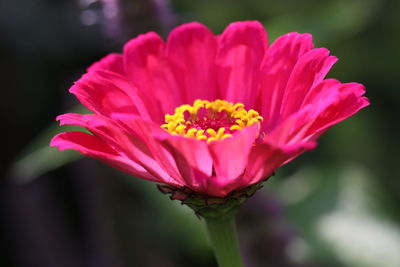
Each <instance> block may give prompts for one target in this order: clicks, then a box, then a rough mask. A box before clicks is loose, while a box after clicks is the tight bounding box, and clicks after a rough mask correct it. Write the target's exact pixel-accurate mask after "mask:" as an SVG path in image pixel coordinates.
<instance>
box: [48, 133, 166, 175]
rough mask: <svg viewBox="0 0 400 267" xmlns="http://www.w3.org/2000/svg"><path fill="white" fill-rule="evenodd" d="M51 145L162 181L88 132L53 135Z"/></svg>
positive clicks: (130, 172) (125, 170)
mask: <svg viewBox="0 0 400 267" xmlns="http://www.w3.org/2000/svg"><path fill="white" fill-rule="evenodd" d="M50 146H53V147H57V148H58V149H59V150H61V151H62V150H66V149H73V150H77V151H79V152H80V153H82V154H84V155H86V156H89V157H92V158H95V159H97V160H100V161H102V162H104V163H106V164H108V165H111V166H113V167H114V168H117V169H119V170H121V171H123V172H125V173H128V174H130V175H133V176H137V177H140V178H143V179H146V180H150V181H155V182H161V181H162V180H160V179H159V178H156V177H154V176H152V175H151V174H150V173H149V172H148V170H146V169H144V168H143V167H142V166H140V165H138V164H137V163H135V162H134V161H131V160H129V159H128V158H126V157H123V156H121V155H120V154H118V152H116V151H115V150H113V149H112V148H111V147H109V146H108V145H107V144H106V143H104V142H103V141H101V140H100V139H99V138H97V137H96V136H93V135H90V134H87V133H82V132H68V133H61V134H58V135H56V136H55V137H53V139H52V140H51V143H50Z"/></svg>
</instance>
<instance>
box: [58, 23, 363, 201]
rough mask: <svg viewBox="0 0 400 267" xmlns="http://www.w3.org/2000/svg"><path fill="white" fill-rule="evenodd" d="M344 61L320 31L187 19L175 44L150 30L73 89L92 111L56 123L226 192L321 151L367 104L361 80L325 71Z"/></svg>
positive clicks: (140, 165) (192, 184) (102, 151)
mask: <svg viewBox="0 0 400 267" xmlns="http://www.w3.org/2000/svg"><path fill="white" fill-rule="evenodd" d="M336 61H337V58H336V57H333V56H330V55H329V51H328V50H327V49H325V48H314V46H313V42H312V37H311V35H310V34H299V33H288V34H286V35H283V36H281V37H279V38H278V39H277V40H275V41H274V42H273V43H272V44H271V45H270V46H269V47H268V40H267V34H266V32H265V30H264V28H263V26H262V25H261V24H260V23H259V22H256V21H246V22H235V23H232V24H230V25H229V26H228V27H227V28H226V29H225V31H224V32H223V33H222V34H221V35H217V36H215V35H214V34H213V33H212V32H211V31H210V30H209V29H208V28H207V27H205V26H204V25H202V24H199V23H189V24H185V25H182V26H179V27H177V28H176V29H174V30H173V31H172V32H171V34H170V35H169V37H168V40H167V41H166V42H163V40H162V39H161V38H160V37H159V36H158V35H157V34H156V33H153V32H150V33H147V34H143V35H140V36H138V37H137V38H135V39H133V40H131V41H129V42H128V43H127V44H126V45H125V46H124V49H123V53H122V54H110V55H108V56H106V57H105V58H103V59H101V60H100V61H99V62H97V63H95V64H93V65H92V66H91V67H90V68H89V69H88V71H87V73H86V74H85V75H83V76H82V78H80V79H79V80H78V81H77V82H76V83H75V85H74V86H73V87H72V88H71V89H70V92H71V93H73V94H74V95H75V96H76V97H77V98H78V99H79V100H80V102H81V103H82V104H83V105H85V106H86V107H88V108H89V109H90V110H91V111H92V112H93V113H94V114H86V115H80V114H73V113H69V114H64V115H61V116H59V117H58V118H57V120H59V121H60V124H61V125H64V124H70V125H79V126H82V127H85V128H87V129H88V130H89V131H90V132H91V133H92V134H87V133H83V132H67V133H61V134H59V135H57V136H55V137H54V138H53V140H52V141H51V146H56V147H58V149H60V150H65V149H74V150H78V151H79V152H81V153H82V154H85V155H87V156H90V157H93V158H95V159H98V160H101V161H103V162H105V163H106V164H109V165H111V166H114V167H115V168H117V169H119V170H121V171H124V172H126V173H128V174H131V175H133V176H136V177H139V178H142V179H146V180H150V181H154V182H157V183H163V184H168V185H172V186H174V187H178V188H189V189H190V190H192V191H194V192H196V193H198V194H206V195H209V196H218V197H224V196H226V195H227V194H229V193H230V192H232V191H234V190H239V189H243V188H246V187H248V186H250V185H253V184H256V183H259V182H261V181H262V180H264V179H265V178H267V177H269V176H270V175H271V174H272V173H273V172H274V170H276V169H277V168H278V167H280V166H282V165H283V164H285V163H287V162H289V161H291V160H292V159H294V158H295V157H297V156H299V155H300V154H301V153H303V152H305V151H307V150H311V149H313V148H315V146H316V139H317V138H318V137H319V136H320V135H322V134H323V133H324V132H325V131H326V130H327V129H328V128H329V127H331V126H332V125H334V124H336V123H338V122H340V121H342V120H344V119H346V118H347V117H349V116H351V115H353V114H354V113H356V112H357V111H358V110H360V109H361V108H363V107H365V106H367V105H368V104H369V101H368V99H367V98H365V97H363V96H362V95H363V94H364V92H365V90H364V86H363V85H361V84H358V83H341V82H339V81H337V80H334V79H325V76H326V74H327V73H328V71H329V69H330V68H331V67H332V65H333V64H334V63H335V62H336ZM196 100H197V101H196ZM235 125H236V126H235ZM210 129H211V130H210Z"/></svg>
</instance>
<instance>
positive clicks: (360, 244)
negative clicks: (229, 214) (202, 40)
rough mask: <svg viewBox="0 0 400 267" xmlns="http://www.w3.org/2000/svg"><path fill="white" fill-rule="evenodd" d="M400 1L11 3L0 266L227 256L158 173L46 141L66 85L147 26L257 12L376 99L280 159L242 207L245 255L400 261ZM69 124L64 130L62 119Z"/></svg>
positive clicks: (68, 98)
mask: <svg viewBox="0 0 400 267" xmlns="http://www.w3.org/2000/svg"><path fill="white" fill-rule="evenodd" d="M399 13H400V1H396V0H392V1H390V0H337V1H334V0H329V1H318V0H306V1H289V0H282V1H273V0H268V1H261V0H247V1H228V0H225V1H213V0H202V1H185V0H171V1H167V0H102V1H99V0H75V1H74V0H25V1H22V0H19V1H18V0H17V1H14V0H4V1H2V2H0V58H1V60H0V74H1V76H0V77H1V90H0V100H1V105H0V108H1V109H0V116H1V117H0V119H1V125H2V126H1V131H0V137H1V139H0V140H1V153H0V157H1V159H0V160H1V161H0V162H1V169H0V171H1V176H2V179H1V180H0V186H1V187H0V200H1V202H0V205H1V206H0V208H1V210H0V216H1V217H0V218H1V222H0V242H1V243H0V245H2V248H1V250H0V266H18V267H27V266H29V267H30V266H35V267H36V266H37V267H58V266H60V267H61V266H65V267H75V266H85V267H89V266H93V267H101V266H121V267H122V266H157V267H164V266H165V267H169V266H216V263H215V261H214V258H213V255H212V252H211V249H210V247H209V244H208V241H207V238H206V235H205V230H204V225H203V224H202V222H201V221H199V220H198V219H197V218H196V217H195V216H194V215H193V214H192V212H191V211H189V210H188V209H187V208H186V207H183V206H180V204H179V203H176V202H172V201H170V200H168V198H167V197H166V196H164V195H162V194H160V193H159V192H158V191H157V190H156V188H155V185H154V184H151V183H147V182H143V181H141V180H138V179H135V178H132V177H128V176H125V175H122V174H120V173H118V172H117V171H114V170H113V169H111V168H110V167H108V166H105V165H103V164H101V163H99V162H96V161H94V160H92V159H88V158H81V157H80V155H78V154H77V153H76V152H72V151H69V152H62V153H60V152H58V151H56V149H53V148H49V147H48V142H49V140H50V138H51V136H53V135H54V133H57V132H59V131H61V129H60V128H59V127H58V126H56V124H55V122H54V118H55V117H56V116H57V115H58V114H61V113H64V112H67V111H70V110H72V109H77V106H78V103H77V101H76V100H75V99H74V97H73V96H72V95H70V94H68V88H69V87H70V86H71V85H72V83H73V82H74V81H75V80H76V79H78V78H79V77H80V75H82V74H83V73H84V72H85V68H86V67H87V66H89V65H90V64H91V63H92V62H94V61H96V60H98V59H100V58H101V57H103V56H105V55H106V54H108V53H110V52H115V51H120V50H121V47H122V45H123V43H124V42H126V41H127V40H129V39H130V38H132V37H134V36H136V35H137V34H139V33H143V32H147V31H150V30H152V31H157V32H159V33H160V34H161V35H163V36H164V37H165V36H166V35H167V34H168V32H169V31H170V29H171V28H172V27H174V26H176V25H178V24H180V23H183V22H188V21H199V22H202V23H204V24H206V25H207V26H209V27H210V28H211V29H212V30H213V31H214V32H215V33H220V32H221V31H222V30H223V29H224V28H225V27H226V26H227V25H228V24H229V23H230V22H233V21H237V20H254V19H256V20H259V21H261V22H262V23H263V24H264V26H265V27H266V29H267V31H268V33H269V37H270V40H273V39H275V38H276V37H277V36H279V35H281V34H284V33H287V32H290V31H298V32H310V33H312V34H313V35H314V41H315V43H316V45H317V46H320V47H327V48H328V49H330V50H331V52H332V54H333V55H335V56H337V57H338V58H339V59H340V61H339V62H338V63H337V64H336V65H335V67H334V69H333V71H332V72H331V73H330V74H329V76H330V77H335V78H338V79H340V80H341V81H343V82H351V81H357V82H361V83H363V84H365V85H366V87H367V96H368V97H369V98H370V100H371V103H372V104H371V106H369V107H368V108H366V109H365V110H362V111H361V112H360V113H359V114H357V115H355V116H354V117H352V118H350V119H348V120H346V121H345V122H343V123H340V124H339V125H337V126H334V127H333V128H332V129H331V130H330V131H328V133H327V134H325V135H324V136H323V137H322V138H321V139H320V142H319V146H318V148H317V149H316V150H315V151H313V152H309V153H306V154H305V155H303V156H301V157H300V158H298V159H296V160H295V161H294V162H292V163H290V164H288V165H287V166H284V167H282V168H281V169H279V170H278V172H277V175H276V176H275V177H273V178H272V179H271V180H269V181H268V182H267V183H266V184H265V188H264V189H263V190H262V191H260V192H258V193H257V194H256V196H254V197H253V198H252V199H251V200H250V201H249V202H248V203H247V204H246V205H245V206H244V207H243V209H242V210H241V211H240V213H239V215H238V227H239V236H240V239H241V246H242V251H243V255H244V257H245V261H246V266H254V267H258V266H260V267H261V266H271V267H291V266H293V267H300V266H304V267H306V266H307V267H308V266H310V267H311V266H324V267H330V266H332V267H333V266H335V267H345V266H346V267H397V266H400V209H399V203H400V192H399V191H400V179H399V178H400V168H399V163H400V162H399V156H398V151H399V149H400V147H399V140H398V137H399V119H398V118H399V117H398V116H399V115H400V108H399V107H400V105H399V104H398V102H399V100H400V88H399V86H398V84H399V82H398V80H399V66H398V65H399V62H400V52H399V47H400V27H399V25H400V16H399ZM62 130H65V128H63V129H62Z"/></svg>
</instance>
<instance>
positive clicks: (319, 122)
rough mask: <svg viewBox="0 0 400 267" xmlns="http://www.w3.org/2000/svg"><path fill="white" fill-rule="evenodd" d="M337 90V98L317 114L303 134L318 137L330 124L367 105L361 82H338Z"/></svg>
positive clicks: (367, 101)
mask: <svg viewBox="0 0 400 267" xmlns="http://www.w3.org/2000/svg"><path fill="white" fill-rule="evenodd" d="M338 91H339V97H338V100H337V101H335V102H334V103H332V104H331V105H329V106H328V107H327V108H326V109H325V110H323V111H322V112H321V113H320V114H318V116H317V117H316V118H315V119H314V120H313V122H312V124H311V125H310V127H309V129H308V131H307V133H306V134H305V135H306V136H307V135H313V136H316V137H318V136H319V135H320V133H322V132H324V131H326V130H327V129H328V128H329V127H331V126H332V125H334V124H337V123H339V122H341V121H343V120H345V119H346V118H348V117H350V116H352V115H353V114H355V113H357V112H358V111H359V110H360V109H362V108H364V107H366V106H368V105H369V100H368V99H367V98H366V97H362V95H363V94H364V92H365V88H364V86H363V85H362V84H359V83H344V84H340V87H339V88H338Z"/></svg>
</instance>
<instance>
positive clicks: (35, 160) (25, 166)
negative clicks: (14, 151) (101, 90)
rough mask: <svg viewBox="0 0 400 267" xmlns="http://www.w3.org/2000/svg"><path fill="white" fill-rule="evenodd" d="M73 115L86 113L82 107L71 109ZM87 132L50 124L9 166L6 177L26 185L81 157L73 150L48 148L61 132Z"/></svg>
mask: <svg viewBox="0 0 400 267" xmlns="http://www.w3.org/2000/svg"><path fill="white" fill-rule="evenodd" d="M71 112H74V113H88V111H87V109H86V108H84V107H81V106H80V107H79V108H76V109H73V111H71ZM75 131H77V132H87V131H86V129H85V128H82V127H78V126H72V125H65V126H62V127H60V126H59V125H58V123H56V122H54V123H51V125H50V126H48V127H47V128H46V129H45V130H44V131H43V132H42V133H40V134H39V135H38V136H37V137H36V138H34V139H33V140H32V142H31V143H30V144H29V145H27V147H26V148H25V149H24V151H23V152H22V153H21V155H20V156H19V157H18V159H17V160H16V161H15V162H14V163H13V164H11V166H10V168H9V170H8V177H10V179H11V180H12V181H13V182H15V183H28V182H30V181H32V180H34V179H36V178H38V177H40V176H41V175H43V174H45V173H46V172H48V171H51V170H54V169H56V168H59V167H61V166H63V165H65V164H68V163H70V162H72V161H74V160H77V159H79V158H81V157H82V155H81V154H80V153H79V152H77V151H73V150H66V151H63V152H60V151H58V149H57V148H54V147H50V146H49V143H50V140H51V139H52V138H53V136H55V135H56V134H58V133H61V132H75Z"/></svg>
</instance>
